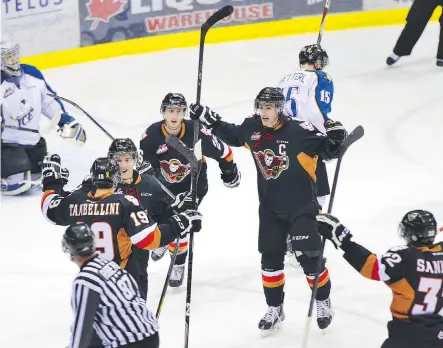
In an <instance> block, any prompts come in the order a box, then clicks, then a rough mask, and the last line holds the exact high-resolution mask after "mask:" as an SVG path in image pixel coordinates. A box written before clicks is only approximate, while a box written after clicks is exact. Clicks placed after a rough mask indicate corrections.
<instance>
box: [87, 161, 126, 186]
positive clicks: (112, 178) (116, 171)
mask: <svg viewBox="0 0 443 348" xmlns="http://www.w3.org/2000/svg"><path fill="white" fill-rule="evenodd" d="M91 179H92V183H93V184H94V186H95V187H97V188H111V187H115V186H117V184H118V183H120V182H121V172H120V167H119V165H118V163H117V161H116V160H114V159H112V158H107V157H101V158H97V159H96V160H95V161H94V163H93V164H92V168H91Z"/></svg>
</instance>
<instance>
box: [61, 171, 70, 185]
mask: <svg viewBox="0 0 443 348" xmlns="http://www.w3.org/2000/svg"><path fill="white" fill-rule="evenodd" d="M60 174H61V176H62V180H63V186H64V185H66V184H67V183H68V180H69V170H68V168H62V169H61V173H60Z"/></svg>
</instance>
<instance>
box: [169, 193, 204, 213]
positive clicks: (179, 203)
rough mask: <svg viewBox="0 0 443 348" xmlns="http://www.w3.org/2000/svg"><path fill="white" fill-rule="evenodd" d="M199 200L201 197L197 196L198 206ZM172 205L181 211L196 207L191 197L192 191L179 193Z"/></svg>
mask: <svg viewBox="0 0 443 348" xmlns="http://www.w3.org/2000/svg"><path fill="white" fill-rule="evenodd" d="M199 202H200V198H198V197H197V206H198V203H199ZM171 207H172V208H175V209H178V210H179V211H185V210H188V209H194V205H193V204H192V199H191V192H190V191H186V192H181V193H179V194H178V195H177V196H175V201H174V202H172V203H171Z"/></svg>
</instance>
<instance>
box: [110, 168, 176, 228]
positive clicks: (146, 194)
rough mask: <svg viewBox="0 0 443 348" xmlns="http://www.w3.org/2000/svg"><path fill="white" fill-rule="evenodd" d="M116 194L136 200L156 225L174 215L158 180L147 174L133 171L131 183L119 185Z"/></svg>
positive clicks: (169, 200)
mask: <svg viewBox="0 0 443 348" xmlns="http://www.w3.org/2000/svg"><path fill="white" fill-rule="evenodd" d="M116 192H117V193H123V194H126V195H131V196H134V197H135V198H137V199H138V200H139V202H140V203H141V205H142V206H143V208H144V209H145V210H146V212H147V214H148V216H149V217H150V218H152V219H153V220H154V221H155V222H157V223H160V222H162V221H165V220H167V219H169V218H170V217H171V216H172V215H173V214H174V212H173V208H171V203H172V202H173V200H172V198H171V197H170V196H169V195H168V194H166V192H164V191H163V189H162V187H161V186H160V183H159V182H158V180H156V179H155V178H154V177H152V176H151V175H149V174H139V173H138V171H136V170H134V172H133V181H132V183H131V184H125V183H119V184H118V185H117V190H116Z"/></svg>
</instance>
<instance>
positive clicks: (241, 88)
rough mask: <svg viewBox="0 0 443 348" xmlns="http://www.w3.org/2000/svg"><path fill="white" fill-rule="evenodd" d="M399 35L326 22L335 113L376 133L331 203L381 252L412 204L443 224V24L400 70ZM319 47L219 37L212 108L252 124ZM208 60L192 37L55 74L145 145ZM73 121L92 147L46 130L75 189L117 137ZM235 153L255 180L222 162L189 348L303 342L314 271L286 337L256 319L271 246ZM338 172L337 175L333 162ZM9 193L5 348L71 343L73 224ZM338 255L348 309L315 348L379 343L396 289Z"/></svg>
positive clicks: (295, 284) (172, 338) (335, 285)
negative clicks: (303, 54)
mask: <svg viewBox="0 0 443 348" xmlns="http://www.w3.org/2000/svg"><path fill="white" fill-rule="evenodd" d="M400 30H401V27H388V28H377V29H362V30H352V31H342V32H327V33H326V34H325V35H324V37H323V46H324V47H325V48H326V49H327V51H328V53H329V56H330V59H331V65H330V67H329V68H328V69H327V71H328V72H329V73H330V74H331V75H332V77H333V79H334V83H335V90H336V94H335V97H334V102H333V113H332V114H331V117H332V118H334V119H339V120H341V121H342V122H343V123H344V125H345V126H346V127H347V128H348V129H349V130H352V129H353V128H354V127H355V126H357V125H359V124H361V125H363V126H364V128H365V131H366V134H365V137H364V138H363V139H362V140H361V141H360V142H359V143H356V144H355V145H354V147H353V148H352V149H350V150H349V152H348V154H347V155H346V158H345V159H344V161H343V166H342V170H341V175H340V181H339V186H338V191H337V195H336V200H335V202H334V209H333V213H334V214H336V215H337V216H338V217H340V218H341V219H342V221H343V222H344V223H345V224H347V225H348V226H349V227H350V228H351V230H352V231H353V233H354V235H355V240H356V241H359V242H360V243H361V244H363V245H365V246H366V247H368V248H369V249H371V250H372V251H374V252H376V253H383V252H385V251H386V250H387V249H388V248H389V247H391V246H394V245H397V244H400V242H401V241H400V240H399V238H398V236H397V224H398V222H399V220H400V219H401V217H402V216H403V214H404V213H405V212H406V211H408V210H410V209H414V208H423V209H429V210H431V211H433V212H434V213H435V215H436V216H437V218H438V219H441V218H442V216H443V215H442V214H443V202H442V193H443V185H442V179H441V178H442V175H443V164H442V163H443V162H442V160H441V156H440V154H441V147H442V146H443V131H442V128H443V118H442V112H441V105H442V102H443V95H442V86H443V69H442V68H437V67H436V66H435V54H436V50H437V39H438V25H437V24H430V25H429V26H428V28H427V29H426V31H425V33H424V35H423V37H422V39H421V40H420V41H419V43H418V45H417V46H416V48H415V50H414V52H413V56H412V57H410V58H403V59H402V60H401V61H400V62H399V63H398V65H397V66H394V67H392V68H388V67H387V66H386V65H385V58H386V56H387V55H388V54H390V52H391V50H392V47H393V45H394V43H395V40H396V39H397V37H398V34H399V33H400ZM315 41H316V36H315V35H303V36H288V37H282V38H275V39H265V40H255V41H247V42H235V43H227V44H220V45H209V46H207V48H206V51H205V63H204V73H203V94H202V102H203V103H206V104H208V105H209V106H211V107H213V108H215V109H216V110H217V111H219V112H220V113H221V115H222V117H224V119H225V120H229V121H235V122H238V123H240V122H241V120H242V119H243V118H244V117H245V116H247V115H248V114H250V113H251V112H252V107H253V99H254V97H255V96H256V94H257V93H258V91H259V90H260V89H261V88H262V87H264V86H266V85H275V84H276V83H277V82H278V81H279V79H280V78H281V77H282V76H284V74H285V73H287V72H288V71H291V70H292V69H294V68H295V67H297V61H298V52H299V50H300V49H301V47H302V46H304V45H305V44H309V43H312V42H315ZM197 59H198V48H196V47H193V48H188V49H180V50H171V51H166V52H158V53H152V54H148V55H138V56H132V57H122V58H115V59H109V60H106V61H100V62H94V63H87V64H82V65H77V66H71V67H65V68H58V69H51V70H47V71H45V75H46V77H47V80H48V81H49V82H50V84H51V85H52V87H53V88H55V89H56V90H57V92H58V93H59V94H60V95H61V96H65V97H67V98H70V99H72V100H73V101H75V102H77V103H78V104H80V105H81V106H82V107H84V108H85V109H86V110H88V111H89V112H90V113H91V114H92V115H94V116H95V117H96V119H97V120H98V121H99V122H100V123H101V124H102V125H103V126H104V127H105V128H106V129H107V130H108V131H109V132H110V133H111V134H113V135H114V136H119V137H122V136H129V137H131V138H132V139H133V140H134V141H135V142H136V143H137V144H138V140H139V137H140V135H141V134H142V132H143V131H144V129H145V128H146V127H147V126H148V125H149V124H150V123H151V122H155V121H157V120H159V119H160V114H159V107H160V102H161V100H162V98H163V96H164V95H165V94H166V93H168V92H171V91H177V92H182V93H184V94H185V96H186V98H187V99H188V101H193V100H194V98H195V93H196V80H197V78H196V69H197ZM439 105H440V107H439ZM71 110H72V109H71ZM75 116H76V117H78V118H79V120H80V121H81V122H82V123H83V124H84V126H85V128H86V129H87V132H88V142H87V144H86V145H85V146H84V147H83V148H81V149H77V148H73V147H71V146H69V145H67V144H66V143H64V142H63V141H62V140H61V139H59V138H58V137H57V136H56V135H54V134H51V135H49V136H48V137H47V140H48V143H49V150H50V152H53V153H54V152H55V153H59V154H60V155H61V157H62V160H63V163H64V164H65V165H66V166H67V167H68V168H69V170H70V171H71V181H70V184H69V186H71V187H74V186H76V185H77V184H78V183H79V182H80V180H81V179H82V178H83V177H84V176H85V175H86V174H87V172H88V170H89V168H90V166H91V164H92V161H93V159H94V158H95V157H98V156H102V155H105V153H106V150H107V147H108V146H109V143H110V141H109V139H107V137H106V136H105V135H104V134H103V133H101V132H100V131H99V130H98V128H97V127H95V126H94V124H92V123H91V122H90V121H89V120H88V119H86V118H83V117H82V116H80V115H79V114H75ZM234 154H235V160H236V162H237V163H238V165H239V168H240V170H241V172H242V176H243V180H242V183H241V185H240V187H238V188H236V189H227V188H225V187H224V186H223V185H222V183H221V181H220V178H219V171H218V166H217V164H216V163H215V162H213V161H210V163H209V181H210V189H209V193H208V195H207V197H206V198H205V201H204V203H203V204H202V207H201V211H202V212H203V214H204V218H205V220H204V230H203V231H202V232H201V233H200V234H198V235H197V236H196V241H195V254H194V278H193V288H192V311H191V313H192V315H191V333H190V347H192V348H209V347H211V348H243V347H254V348H268V347H269V345H272V346H274V347H281V348H295V347H300V341H301V335H302V330H303V325H304V321H305V317H306V313H307V309H308V303H309V289H308V287H307V284H306V281H305V279H304V276H303V275H302V273H301V272H299V271H295V270H294V269H291V268H289V267H288V269H287V270H286V288H285V289H286V300H285V311H286V321H285V325H284V327H283V329H282V330H281V332H279V333H278V334H277V335H275V336H273V337H269V338H266V339H261V338H260V337H259V332H258V329H257V323H258V321H259V319H260V318H261V316H262V315H263V314H264V313H265V310H266V304H265V301H264V296H263V291H262V285H261V276H260V255H259V253H258V252H257V228H258V221H257V209H258V202H257V193H256V174H255V169H254V166H253V162H252V159H251V156H250V154H249V153H248V152H247V151H246V150H245V149H242V148H239V149H234ZM328 170H329V171H330V174H331V178H332V174H333V170H334V164H330V165H329V166H328ZM1 203H2V205H1V215H0V227H1V241H2V246H1V250H2V262H1V266H0V284H1V285H0V293H1V294H0V347H1V348H29V347H38V348H61V347H65V346H66V344H67V342H68V337H69V327H70V325H71V320H72V314H71V310H70V304H69V300H70V295H71V293H70V292H71V280H72V278H73V277H74V275H75V273H76V271H77V269H76V266H75V265H74V264H72V263H70V262H69V260H68V259H67V258H66V256H64V255H63V253H62V251H61V247H60V239H61V236H62V233H63V231H64V229H63V228H61V227H56V226H53V225H51V224H49V223H48V222H47V221H46V220H45V219H44V218H43V216H42V215H41V213H40V209H39V208H40V207H39V205H40V192H34V193H33V194H28V195H27V196H21V197H12V198H11V197H10V198H4V197H3V198H2V200H1ZM326 256H327V258H328V267H329V271H330V275H331V278H332V303H333V306H334V309H335V312H336V316H335V318H334V321H333V324H332V325H331V326H330V329H329V332H328V333H327V334H325V335H324V334H323V333H321V332H320V331H319V330H318V329H317V327H316V325H315V324H314V325H313V326H312V328H313V329H312V333H311V340H310V347H311V348H315V347H317V348H324V347H334V348H335V347H337V348H338V347H344V348H347V347H356V346H358V347H359V348H373V347H379V346H380V345H381V342H382V341H383V340H384V338H385V337H386V333H387V331H386V322H387V321H388V320H389V318H390V313H389V303H390V300H391V294H390V291H389V289H388V288H387V287H386V286H385V285H384V284H382V283H376V282H371V281H369V280H366V279H364V278H363V277H361V276H360V275H359V274H358V273H357V272H355V271H354V270H353V269H352V268H351V267H350V266H349V265H348V264H347V263H346V262H345V260H343V259H342V258H341V256H340V253H339V252H337V251H336V250H335V249H334V248H333V247H332V246H330V245H328V247H327V250H326ZM167 267H168V258H167V257H166V258H165V259H163V260H162V261H160V262H159V263H157V264H154V263H151V264H150V267H149V274H150V278H149V306H150V307H151V308H153V309H155V308H156V306H157V301H158V298H159V295H160V292H161V287H162V285H163V280H164V277H165V274H166V270H167ZM185 288H186V287H185V286H182V288H180V289H178V290H175V291H173V290H169V291H168V295H167V298H166V301H165V305H164V308H163V312H162V315H161V318H160V324H161V345H162V347H180V346H182V345H183V335H184V302H185Z"/></svg>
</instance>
